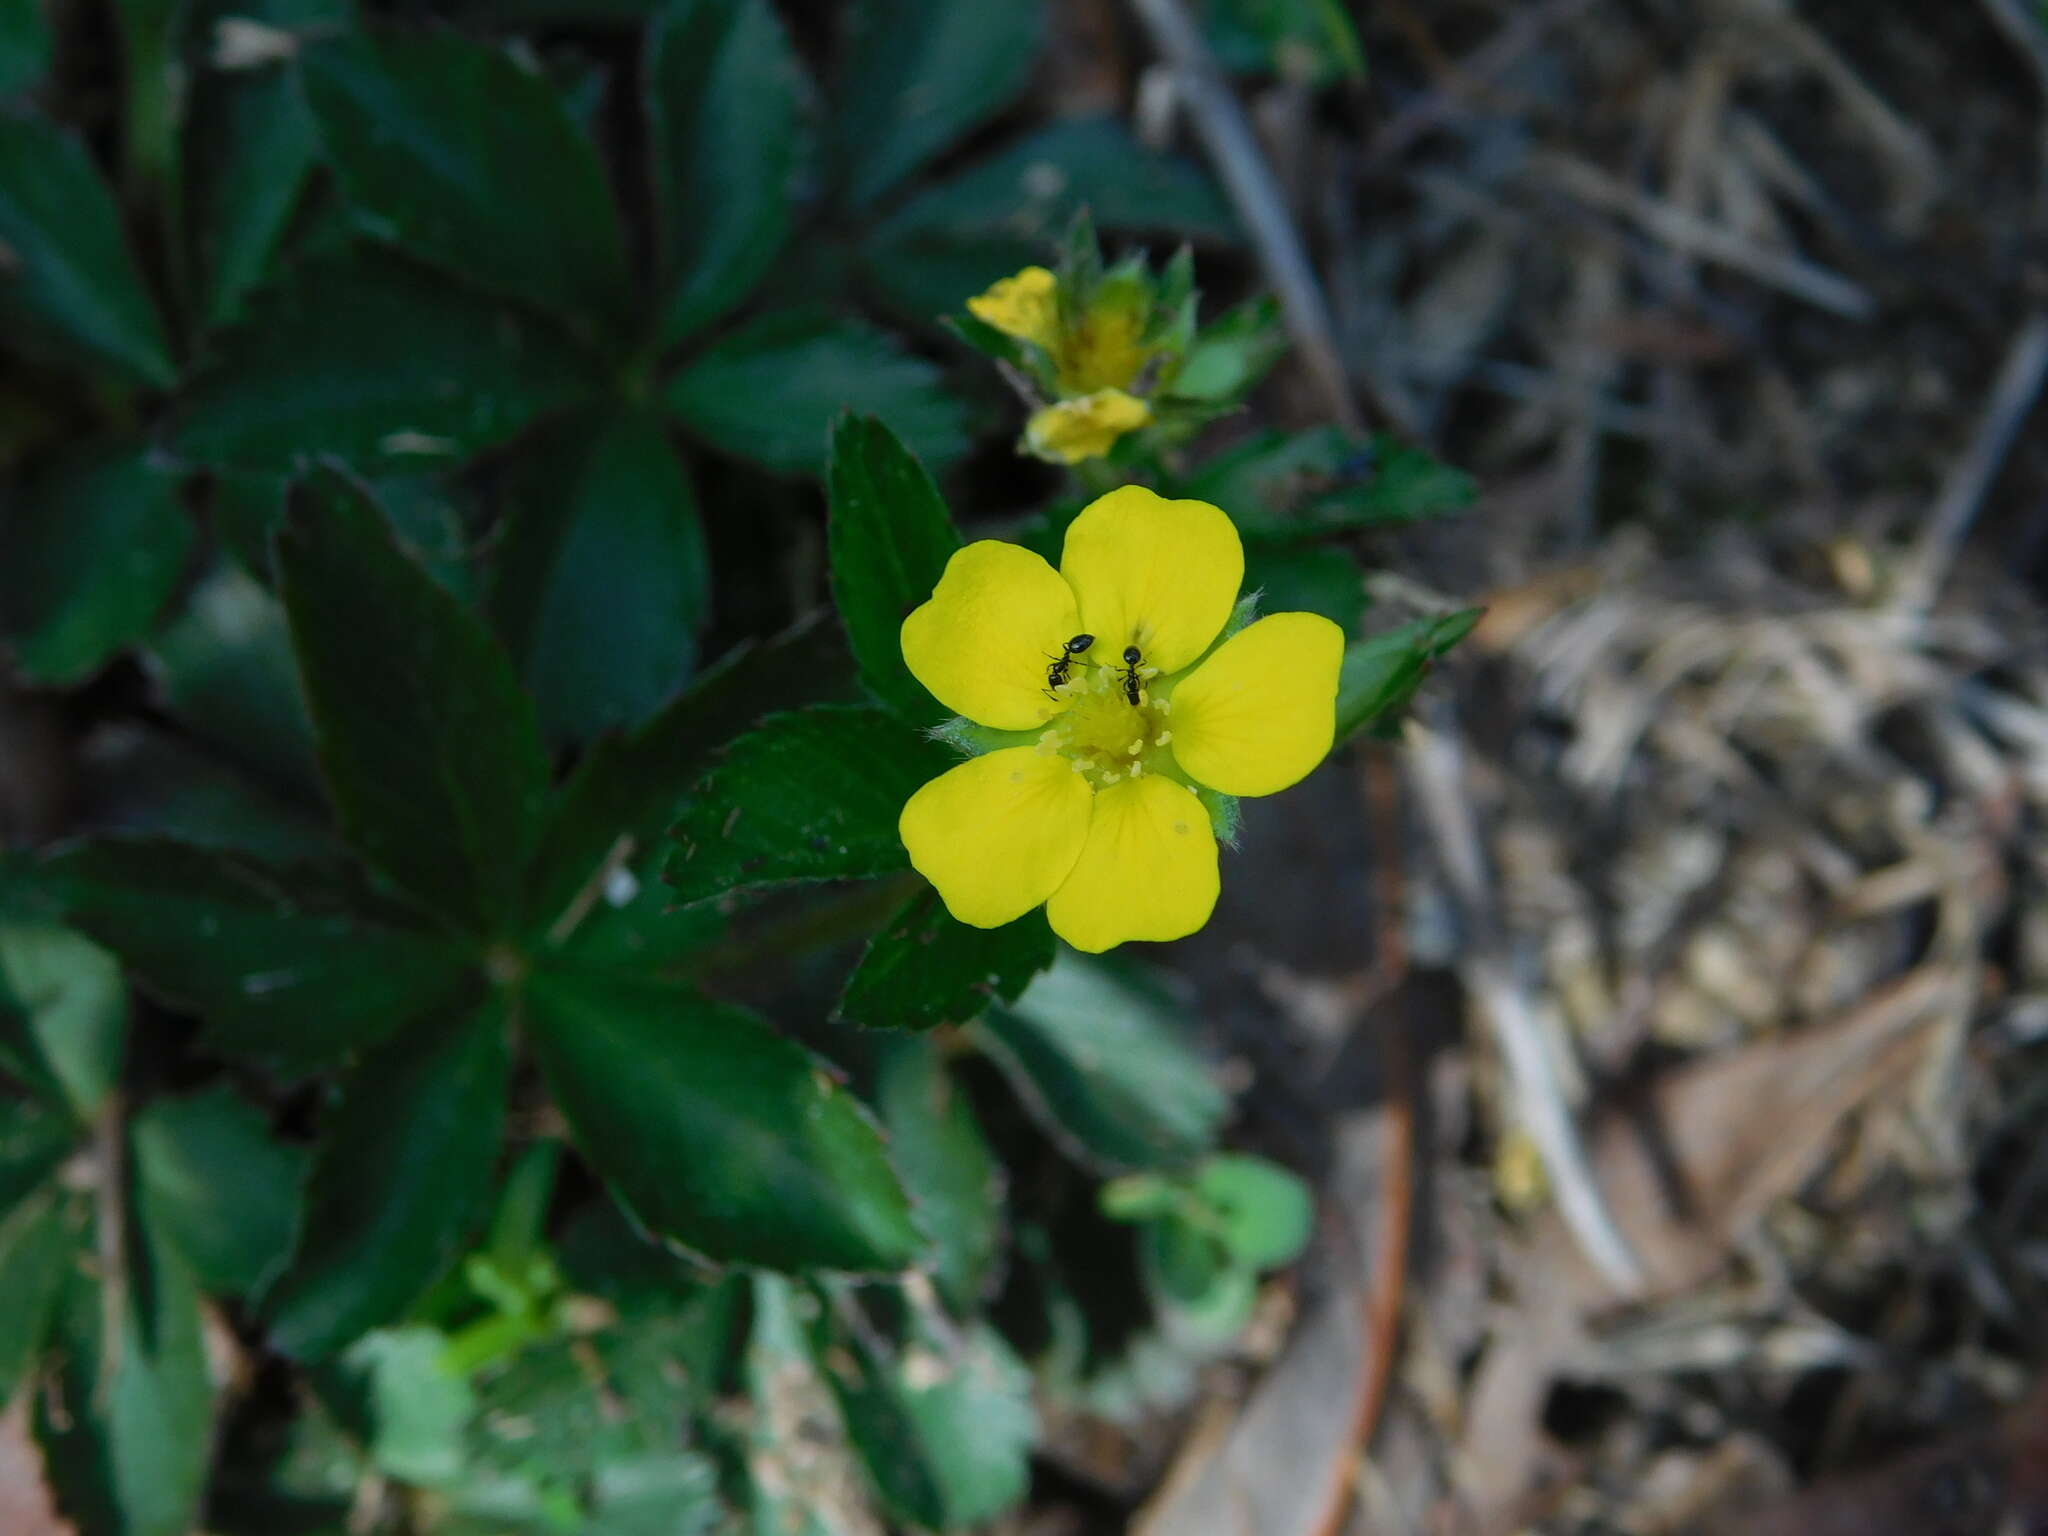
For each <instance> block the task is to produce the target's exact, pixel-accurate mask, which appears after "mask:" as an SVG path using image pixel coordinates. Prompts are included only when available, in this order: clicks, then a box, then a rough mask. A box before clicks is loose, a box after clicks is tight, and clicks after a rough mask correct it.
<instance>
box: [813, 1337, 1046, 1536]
mask: <svg viewBox="0 0 2048 1536" xmlns="http://www.w3.org/2000/svg"><path fill="white" fill-rule="evenodd" d="M814 1334H816V1335H817V1336H818V1343H819V1345H820V1346H821V1347H820V1349H819V1352H820V1355H821V1357H822V1358H824V1359H827V1360H829V1361H832V1362H835V1365H836V1368H835V1369H833V1370H832V1371H831V1372H830V1373H829V1379H830V1381H831V1383H832V1387H833V1391H834V1394H835V1395H836V1396H837V1397H838V1399H839V1407H840V1411H841V1413H842V1414H844V1416H845V1420H846V1429H847V1435H848V1437H849V1439H851V1441H852V1442H853V1445H854V1448H855V1449H856V1450H858V1451H859V1452H860V1454H861V1458H862V1460H863V1461H865V1462H866V1463H867V1469H868V1474H869V1476H870V1477H871V1478H873V1480H874V1483H875V1487H876V1489H877V1490H878V1491H879V1492H880V1494H881V1497H882V1502H883V1503H884V1504H885V1505H886V1506H887V1507H888V1509H889V1510H890V1511H891V1512H892V1513H893V1514H895V1515H896V1517H897V1518H898V1519H900V1520H903V1521H905V1522H907V1523H909V1524H911V1525H915V1526H920V1527H927V1528H930V1529H934V1530H957V1529H959V1528H961V1527H964V1526H972V1525H979V1524H981V1523H982V1522H983V1521H986V1520H992V1519H994V1518H995V1517H996V1516H997V1515H999V1514H1001V1513H1002V1512H1003V1511H1004V1510H1006V1509H1008V1508H1009V1507H1010V1506H1011V1505H1013V1504H1015V1503H1016V1502H1017V1501H1018V1500H1019V1499H1021V1498H1022V1497H1023V1496H1024V1492H1025V1489H1026V1488H1027V1487H1028V1486H1029V1484H1030V1455H1031V1444H1032V1441H1033V1440H1034V1439H1035V1438H1036V1437H1037V1433H1038V1420H1037V1415H1036V1414H1035V1413H1034V1412H1033V1410H1032V1406H1031V1373H1030V1371H1028V1370H1027V1369H1026V1368H1025V1366H1024V1363H1023V1361H1021V1360H1019V1359H1018V1358H1017V1356H1016V1353H1015V1351H1013V1350H1012V1349H1011V1348H1010V1346H1009V1345H1008V1344H1007V1343H1005V1342H1004V1340H1003V1337H1002V1335H1001V1334H999V1333H997V1332H996V1331H995V1329H993V1328H991V1327H990V1326H988V1325H987V1324H986V1323H978V1324H975V1325H974V1326H972V1327H969V1328H967V1329H964V1330H958V1331H956V1330H954V1329H952V1328H946V1329H944V1330H940V1329H937V1328H934V1327H931V1326H930V1325H929V1320H927V1319H925V1318H922V1317H916V1318H914V1320H913V1327H912V1334H911V1337H910V1339H909V1340H908V1341H906V1343H905V1344H904V1345H903V1346H902V1347H900V1348H899V1349H897V1350H895V1351H886V1350H885V1349H884V1348H883V1347H882V1346H881V1345H880V1343H879V1342H878V1341H877V1340H876V1338H875V1337H874V1335H873V1334H872V1332H871V1331H870V1330H864V1329H854V1328H846V1329H843V1330H842V1329H834V1328H832V1327H830V1326H829V1324H825V1323H821V1324H820V1325H819V1327H817V1328H816V1329H814ZM848 1360H850V1361H851V1362H852V1366H853V1368H852V1369H851V1370H848V1369H847V1368H846V1367H845V1365H844V1364H838V1362H844V1361H848Z"/></svg>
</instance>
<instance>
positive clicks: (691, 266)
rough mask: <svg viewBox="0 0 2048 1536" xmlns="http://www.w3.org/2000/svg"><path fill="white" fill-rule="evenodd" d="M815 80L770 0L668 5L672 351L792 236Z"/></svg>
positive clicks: (661, 136)
mask: <svg viewBox="0 0 2048 1536" xmlns="http://www.w3.org/2000/svg"><path fill="white" fill-rule="evenodd" d="M807 86H808V82H807V81H806V80H805V79H804V75H803V67H802V66H801V65H800V64H799V63H798V62H797V57H796V52H795V50H794V49H793V48H792V47H791V46H790V41H789V37H788V35H787V34H786V33H785V32H784V31H783V29H782V23H781V22H780V21H779V20H778V19H777V18H776V15H775V11H774V8H773V7H772V6H770V5H769V4H768V3H767V0H669V3H668V4H667V5H665V6H663V7H662V9H661V10H660V12H659V13H658V14H657V15H656V17H655V20H654V25H653V28H652V30H651V32H650V34H649V37H648V42H647V116H648V121H649V124H650V125H651V131H652V135H653V139H654V190H655V207H656V209H657V210H658V216H659V218H660V226H659V231H660V234H661V235H662V237H663V241H664V249H665V251H666V255H667V267H666V270H667V271H668V272H669V273H670V274H671V277H670V280H669V288H668V296H667V299H666V300H665V302H664V303H663V306H662V319H661V339H662V342H663V343H664V344H665V345H669V346H673V345H675V344H676V343H677V342H679V341H682V340H684V339H685V338H687V337H688V336H690V335H691V334H692V333H693V332H695V331H696V330H698V329H699V328H700V327H702V326H703V325H705V324H707V323H708V322H710V321H712V320H715V319H717V318H718V317H719V316H720V315H722V314H725V313H726V312H727V311H728V310H731V309H733V308H735V307H736V306H737V305H738V304H739V302H740V301H741V300H742V299H744V298H745V297H746V296H747V294H748V293H750V292H751V291H752V290H753V288H754V286H755V284H756V283H758V282H759V281H760V279H761V276H762V274H763V273H764V272H765V271H766V270H767V267H768V264H769V263H770V262H771V261H773V260H774V258H775V253H776V252H777V251H778V250H780V249H781V247H782V242H783V240H784V238H785V237H786V236H787V234H788V232H789V207H790V200H791V197H792V195H793V193H794V190H795V188H794V186H793V182H794V180H795V177H796V174H797V172H798V170H799V169H800V168H801V166H802V164H803V162H804V161H805V160H806V159H807V158H808V155H809V151H810V144H809V140H810V137H811V135H810V133H809V131H808V127H807V125H806V123H805V121H804V111H805V107H806V103H805V100H804V97H805V93H806V89H807Z"/></svg>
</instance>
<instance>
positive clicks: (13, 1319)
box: [0, 1186, 90, 1403]
mask: <svg viewBox="0 0 2048 1536" xmlns="http://www.w3.org/2000/svg"><path fill="white" fill-rule="evenodd" d="M89 1214H90V1213H89V1211H88V1210H87V1207H86V1205H85V1202H84V1201H82V1200H79V1199H77V1198H75V1197H72V1196H68V1195H66V1194H64V1193H63V1192H62V1191H61V1190H59V1189H57V1188H55V1187H54V1186H51V1187H48V1188H45V1189H42V1190H39V1191H38V1192H37V1193H35V1194H33V1195H31V1196H30V1197H29V1198H28V1199H26V1200H24V1201H22V1202H21V1203H20V1204H19V1205H17V1206H15V1207H14V1209H13V1210H11V1211H9V1212H7V1214H6V1215H5V1216H0V1296H5V1297H6V1298H7V1305H6V1306H5V1307H0V1401H5V1402H10V1403H11V1402H13V1401H14V1394H15V1389H16V1388H17V1387H19V1386H20V1385H21V1383H22V1381H23V1379H24V1378H25V1377H26V1375H27V1374H28V1371H29V1369H30V1367H31V1366H32V1365H34V1363H35V1359H36V1356H37V1354H38V1353H39V1352H40V1351H41V1349H42V1346H43V1335H44V1333H45V1332H46V1331H47V1330H48V1328H49V1326H50V1318H51V1315H52V1313H53V1312H54V1310H55V1308H56V1305H57V1296H58V1293H59V1291H60V1290H61V1289H62V1286H63V1282H64V1274H65V1271H66V1270H67V1269H68V1268H70V1266H71V1264H72V1263H73V1262H74V1260H75V1259H76V1258H77V1256H78V1253H79V1251H80V1249H81V1248H82V1247H84V1246H85V1240H86V1235H87V1231H88V1218H89Z"/></svg>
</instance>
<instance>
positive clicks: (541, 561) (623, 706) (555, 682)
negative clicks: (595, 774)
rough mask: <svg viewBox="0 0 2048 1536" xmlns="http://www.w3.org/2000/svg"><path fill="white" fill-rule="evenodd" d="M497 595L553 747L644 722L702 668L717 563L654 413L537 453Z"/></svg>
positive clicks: (518, 502)
mask: <svg viewBox="0 0 2048 1536" xmlns="http://www.w3.org/2000/svg"><path fill="white" fill-rule="evenodd" d="M522 465H523V466H524V467H525V468H526V470H527V473H526V475H525V476H524V477H522V478H521V479H520V481H519V482H518V484H517V487H516V489H515V491H514V494H513V498H512V510H511V513H510V521H509V525H508V527H507V529H506V532H505V536H504V547H503V551H502V553H501V554H500V556H499V560H498V579H497V585H496V589H495V591H494V592H493V595H492V609H493V611H494V612H495V614H496V616H497V619H498V625H499V629H500V632H501V633H502V634H503V635H504V636H505V640H506V645H507V648H508V649H509V650H510V651H511V653H512V655H513V658H514V660H515V662H517V663H518V665H519V666H520V669H521V671H522V672H523V673H524V675H525V678H526V683H527V686H528V688H530V689H531V690H532V692H533V694H534V697H535V700H536V702H537V704H538V707H539V710H540V720H541V725H542V728H543V729H544V730H545V731H546V733H547V734H548V735H549V737H550V738H560V739H567V740H570V741H585V740H588V739H589V738H590V737H592V736H595V735H597V734H598V733H599V732H600V731H603V730H606V729H608V728H609V727H612V726H615V725H628V724H632V723H634V722H636V721H638V720H640V719H642V718H644V717H645V716H646V715H647V713H648V712H649V711H650V710H652V709H653V708H654V707H655V706H656V705H658V704H659V703H661V701H662V700H664V699H666V698H668V697H669V696H671V695H672V694H674V693H675V692H676V691H677V690H678V689H679V688H680V687H681V686H682V684H683V683H684V681H685V680H686V679H687V678H688V677H689V675H690V673H691V672H692V671H693V670H694V669H695V667H696V664H697V636H698V633H699V632H700V631H701V630H702V629H703V628H704V626H705V624H706V623H707V622H708V621H709V618H710V611H709V610H710V604H711V588H710V557H709V556H708V554H707V553H706V551H705V547H704V527H703V524H702V522H701V521H699V519H698V516H697V501H696V497H695V496H694V494H692V492H691V490H690V480H689V476H688V474H687V473H686V472H685V471H684V469H683V465H682V461H681V460H680V459H678V458H677V457H676V453H675V450H674V449H673V448H671V447H670V446H669V442H668V438H667V436H666V435H665V434H664V433H663V431H662V429H661V426H660V424H659V423H658V422H656V421H654V420H653V419H652V418H650V417H647V416H637V415H636V416H627V417H620V418H616V419H613V420H609V421H607V420H603V419H598V418H585V419H579V420H577V421H574V422H572V423H568V424H566V425H565V427H564V428H563V430H561V431H559V432H556V433H552V434H549V435H548V436H547V437H546V438H544V439H543V441H541V442H538V443H535V444H533V445H532V446H531V447H530V448H529V449H528V450H527V451H526V453H525V454H524V455H523V456H522Z"/></svg>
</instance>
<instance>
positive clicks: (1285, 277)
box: [1131, 0, 1412, 430]
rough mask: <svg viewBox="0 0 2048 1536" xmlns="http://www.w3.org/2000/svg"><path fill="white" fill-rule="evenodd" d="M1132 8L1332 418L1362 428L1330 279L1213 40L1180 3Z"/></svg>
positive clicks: (1151, 0) (1148, 1)
mask: <svg viewBox="0 0 2048 1536" xmlns="http://www.w3.org/2000/svg"><path fill="white" fill-rule="evenodd" d="M1131 8H1132V9H1133V10H1134V11H1136V12H1137V14H1138V19H1139V21H1141V22H1143V23H1144V26H1145V30H1146V31H1147V32H1148V33H1149V34H1151V38H1152V42H1153V46H1155V47H1156V48H1157V49H1158V50H1159V52H1160V54H1161V56H1162V57H1164V58H1165V59H1166V61H1167V63H1168V64H1169V65H1171V66H1172V68H1173V71H1174V73H1175V75H1176V76H1177V77H1178V78H1179V81H1180V85H1181V89H1182V91H1183V92H1184V93H1185V94H1186V97H1187V102H1188V109H1189V111H1190V113H1191V114H1192V115H1193V117H1194V122H1195V130H1196V132H1197V133H1199V134H1200V135H1201V137H1202V142H1203V143H1204V144H1205V145H1206V146H1207V147H1208V150H1209V157H1210V159H1211V160H1213V161H1214V162H1215V164H1216V174H1217V175H1218V176H1220V177H1221V178H1222V180H1223V186H1224V190H1225V191H1227V192H1228V193H1229V194H1230V200H1231V202H1232V203H1234V204H1235V205H1236V207H1237V213H1238V217H1239V218H1241V219H1243V220H1244V224H1245V229H1246V230H1247V232H1248V233H1249V234H1250V235H1251V240H1252V245H1253V248H1254V249H1256V250H1257V252H1258V255H1259V265H1260V266H1261V267H1262V268H1263V269H1264V271H1265V274H1266V280H1267V281H1268V282H1269V283H1271V284H1272V285H1273V292H1274V294H1275V295H1276V296H1277V297H1278V298H1279V300H1280V311H1281V315H1282V316H1283V318H1284V319H1285V320H1286V322H1287V333H1288V335H1289V336H1290V337H1291V338H1292V339H1293V341H1294V344H1295V346H1296V347H1297V348H1299V349H1300V351H1301V355H1302V360H1303V361H1304V362H1306V363H1307V364H1308V368H1309V372H1310V373H1311V374H1313V375H1314V377H1315V380H1316V383H1317V385H1318V387H1319V388H1320V389H1321V391H1322V393H1323V397H1324V399H1325V401H1326V402H1327V404H1328V406H1329V408H1330V413H1331V415H1333V416H1334V417H1336V419H1337V420H1338V421H1339V422H1340V423H1342V424H1343V425H1344V426H1345V427H1348V428H1351V429H1353V430H1356V429H1357V428H1358V427H1359V426H1360V425H1361V424H1362V423H1361V422H1360V419H1359V414H1358V407H1357V405H1356V403H1355V402H1354V401H1353V400H1352V398H1351V386H1350V382H1349V380H1348V379H1347V377H1346V374H1345V369H1344V362H1343V359H1342V358H1341V357H1339V356H1338V353H1337V346H1336V342H1335V341H1334V339H1333V338H1334V337H1335V335H1336V328H1335V326H1334V325H1333V323H1332V322H1331V319H1330V306H1329V304H1328V302H1327V301H1326V300H1325V299H1324V297H1323V289H1322V284H1321V282H1320V281H1319V280H1318V279H1317V277H1316V271H1315V268H1314V266H1313V265H1311V264H1310V262H1309V259H1308V251H1307V249H1306V248H1305V247H1304V246H1303V244H1302V240H1301V234H1300V232H1299V231H1298V230H1296V229H1295V227H1294V220H1293V218H1292V217H1291V216H1290V215H1289V214H1288V211H1287V206H1286V204H1285V203H1284V202H1283V201H1282V200H1281V195H1280V181H1279V178H1278V177H1276V176H1275V175H1274V174H1273V171H1272V168H1271V167H1270V166H1268V165H1267V164H1266V157H1265V155H1264V154H1263V153H1262V152H1261V151H1260V149H1259V145H1258V141H1257V140H1256V139H1255V138H1254V137H1253V136H1252V130H1251V125H1250V124H1249V123H1248V122H1246V121H1245V115H1244V108H1243V107H1242V106H1240V105H1239V104H1238V100H1237V97H1236V95H1235V94H1233V93H1232V91H1231V89H1230V84H1229V82H1228V81H1226V80H1225V79H1224V78H1223V73H1222V71H1221V70H1220V69H1218V68H1217V66H1216V61H1215V59H1214V58H1213V57H1212V56H1211V55H1210V53H1209V47H1208V44H1206V43H1205V42H1203V40H1202V34H1201V33H1200V32H1199V31H1197V30H1196V28H1195V24H1194V23H1193V22H1192V21H1190V20H1189V19H1188V14H1187V12H1186V11H1185V10H1183V9H1182V7H1181V3H1180V0H1131ZM1375 403H1376V404H1377V405H1378V406H1379V407H1380V409H1381V410H1382V411H1383V412H1386V413H1387V414H1388V415H1389V416H1390V417H1394V419H1396V420H1397V421H1398V420H1399V418H1398V415H1397V414H1396V412H1397V410H1398V407H1394V406H1392V405H1391V404H1390V402H1388V401H1386V400H1379V401H1376V402H1375ZM1400 425H1402V426H1404V427H1412V423H1409V422H1405V421H1402V422H1400Z"/></svg>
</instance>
